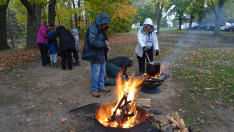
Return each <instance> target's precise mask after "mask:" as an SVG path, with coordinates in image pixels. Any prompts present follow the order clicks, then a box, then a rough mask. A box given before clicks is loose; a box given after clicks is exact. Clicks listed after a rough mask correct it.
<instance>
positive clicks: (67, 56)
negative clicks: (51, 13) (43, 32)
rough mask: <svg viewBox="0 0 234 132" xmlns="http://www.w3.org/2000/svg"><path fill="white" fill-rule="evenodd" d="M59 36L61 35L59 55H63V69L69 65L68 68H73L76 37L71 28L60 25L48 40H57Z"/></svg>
mask: <svg viewBox="0 0 234 132" xmlns="http://www.w3.org/2000/svg"><path fill="white" fill-rule="evenodd" d="M57 36H58V37H59V48H58V56H61V57H62V69H63V70H66V66H67V65H68V69H69V70H72V65H73V62H72V53H73V52H74V51H75V39H74V37H73V35H72V34H71V32H70V30H68V29H66V28H65V27H64V26H58V27H57V28H56V31H55V32H54V34H53V36H52V37H51V38H49V39H48V42H51V41H53V40H55V39H56V37H57Z"/></svg>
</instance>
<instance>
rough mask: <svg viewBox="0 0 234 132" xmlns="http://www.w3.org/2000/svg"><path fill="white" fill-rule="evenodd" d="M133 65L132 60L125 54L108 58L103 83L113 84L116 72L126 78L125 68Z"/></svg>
mask: <svg viewBox="0 0 234 132" xmlns="http://www.w3.org/2000/svg"><path fill="white" fill-rule="evenodd" d="M132 65H133V62H132V60H130V59H129V58H128V57H126V56H120V57H116V58H113V59H110V60H108V61H107V63H106V76H105V85H115V84H116V79H117V76H118V74H119V73H120V74H121V75H122V77H123V78H125V79H128V75H127V74H126V71H127V68H128V67H131V66H132Z"/></svg>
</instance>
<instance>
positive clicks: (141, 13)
mask: <svg viewBox="0 0 234 132" xmlns="http://www.w3.org/2000/svg"><path fill="white" fill-rule="evenodd" d="M132 5H133V6H134V7H136V8H137V14H136V15H134V17H135V19H134V21H133V22H134V23H138V22H140V25H142V24H143V22H144V21H145V19H146V18H151V19H152V20H153V21H154V22H155V21H156V18H155V10H154V4H153V3H152V2H148V1H145V0H133V2H132Z"/></svg>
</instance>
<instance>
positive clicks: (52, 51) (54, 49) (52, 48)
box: [46, 32, 58, 54]
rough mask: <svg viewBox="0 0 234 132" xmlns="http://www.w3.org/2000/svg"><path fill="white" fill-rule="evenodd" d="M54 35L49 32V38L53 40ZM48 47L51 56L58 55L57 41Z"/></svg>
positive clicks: (47, 45) (48, 44)
mask: <svg viewBox="0 0 234 132" xmlns="http://www.w3.org/2000/svg"><path fill="white" fill-rule="evenodd" d="M53 34H54V33H53V32H48V38H51V37H52V36H53ZM46 47H47V48H48V50H49V53H50V54H56V53H57V51H58V43H57V41H56V40H53V41H51V42H50V43H47V44H46Z"/></svg>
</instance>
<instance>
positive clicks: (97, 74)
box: [91, 63, 106, 91]
mask: <svg viewBox="0 0 234 132" xmlns="http://www.w3.org/2000/svg"><path fill="white" fill-rule="evenodd" d="M105 74H106V66H105V64H93V63H91V90H92V91H98V88H104V87H105V86H104V83H105V82H104V76H105Z"/></svg>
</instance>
